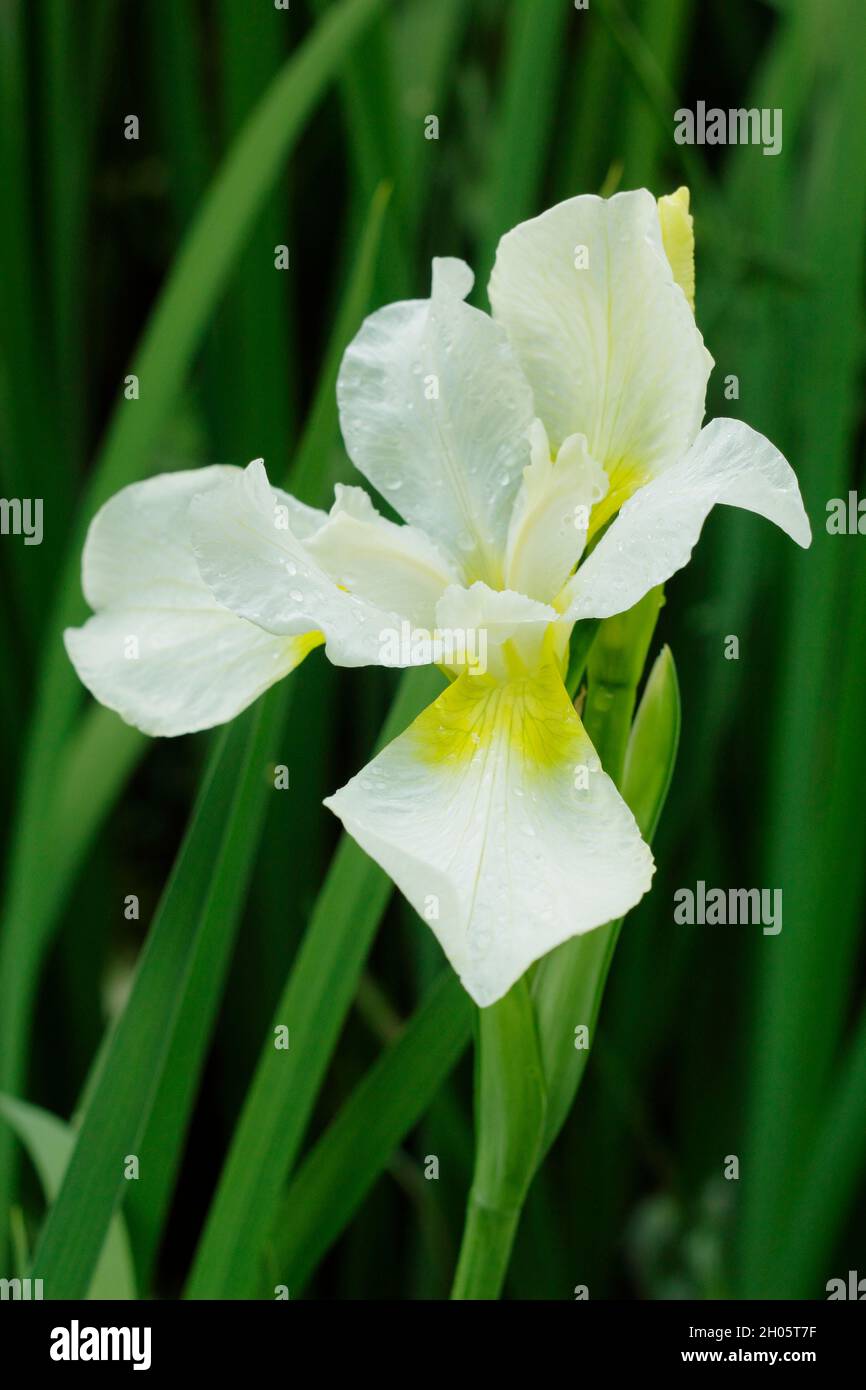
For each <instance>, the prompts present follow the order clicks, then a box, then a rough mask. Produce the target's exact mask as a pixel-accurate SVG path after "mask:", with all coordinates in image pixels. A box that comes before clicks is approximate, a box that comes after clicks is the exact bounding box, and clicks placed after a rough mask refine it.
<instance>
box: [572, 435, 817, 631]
mask: <svg viewBox="0 0 866 1390" xmlns="http://www.w3.org/2000/svg"><path fill="white" fill-rule="evenodd" d="M717 502H721V503H724V504H726V505H727V506H730V507H743V508H744V509H745V510H746V511H750V512H756V513H757V514H758V516H763V517H765V518H766V519H767V521H772V522H775V524H776V525H777V526H779V527H781V529H782V530H783V531H785V532H787V534H788V535H789V536H790V537H791V539H792V540H795V541H796V542H797V544H798V545H801V546H803V547H804V548H805V547H806V546H808V545H809V544H810V542H811V539H812V532H811V528H810V526H809V518H808V517H807V515H806V512H805V509H804V507H803V499H802V497H801V496H800V489H799V487H798V485H797V478H796V476H795V474H794V471H793V469H792V468H791V466H790V464H789V463H788V462H787V461H786V460H785V459H784V458H783V457H782V455H781V454H780V453H779V451H778V449H777V448H775V446H774V445H772V444H771V443H770V441H769V439H765V438H764V436H763V435H762V434H758V432H757V431H756V430H753V429H750V428H749V426H748V425H745V424H743V423H742V421H740V420H725V419H718V420H712V421H711V422H710V423H709V424H708V425H707V426H706V428H705V429H703V430H701V433H700V434H699V435H698V438H697V439H696V440H695V443H694V445H693V446H692V448H691V449H690V450H689V452H688V454H687V455H686V457H685V458H684V459H682V460H681V461H680V462H679V463H678V464H676V465H675V466H674V467H673V468H671V469H669V470H668V471H667V472H666V473H665V474H663V475H662V477H661V478H656V479H655V480H654V481H653V482H651V483H648V484H647V486H646V487H644V488H641V490H640V491H639V492H638V493H636V494H635V496H634V497H632V498H631V500H630V501H629V502H626V504H625V506H624V507H623V509H622V511H621V512H620V514H619V516H618V517H617V519H616V521H614V523H613V525H612V526H611V527H610V529H609V530H608V531H607V532H606V533H605V535H603V536H602V538H601V540H600V541H599V543H598V545H597V546H596V547H595V550H594V551H593V552H592V554H591V555H590V556H589V557H588V559H586V560H585V561H584V563H583V564H582V565H581V567H580V569H579V570H578V571H577V574H576V575H575V576H574V579H573V580H572V581H571V584H570V585H569V593H568V607H567V611H566V618H568V619H575V620H576V619H578V618H609V617H611V615H612V614H614V613H624V612H625V611H626V610H627V609H629V608H631V607H632V606H633V605H634V604H635V603H637V601H638V599H640V598H642V597H643V595H644V594H645V593H647V592H648V590H650V589H652V588H653V587H654V586H655V585H656V584H661V583H662V582H663V581H664V580H665V579H669V578H670V576H671V575H672V574H675V573H676V571H677V570H678V569H682V567H683V565H685V564H687V563H688V560H689V556H690V555H691V553H692V549H693V548H694V545H695V543H696V541H697V539H698V537H699V535H700V533H701V527H702V526H703V524H704V521H705V520H706V518H707V516H708V515H709V513H710V511H711V510H712V508H713V507H714V506H715V505H716V503H717Z"/></svg>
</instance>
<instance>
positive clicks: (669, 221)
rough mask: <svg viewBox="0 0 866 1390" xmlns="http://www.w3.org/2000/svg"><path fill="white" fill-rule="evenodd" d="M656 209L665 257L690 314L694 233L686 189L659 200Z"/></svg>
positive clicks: (692, 293)
mask: <svg viewBox="0 0 866 1390" xmlns="http://www.w3.org/2000/svg"><path fill="white" fill-rule="evenodd" d="M658 208H659V222H660V223H661V231H662V244H663V246H664V248H665V255H666V256H667V258H668V260H669V262H670V267H671V270H672V271H673V276H674V279H675V280H676V282H677V284H678V285H679V287H680V289H681V290H682V292H683V294H684V295H685V297H686V299H687V300H688V301H689V305H690V306H691V309H692V311H693V312H694V307H695V234H694V222H693V220H692V215H691V213H690V212H689V190H688V189H687V188H686V187H682V188H678V189H677V191H676V193H668V194H666V195H665V196H664V197H663V198H659V200H658Z"/></svg>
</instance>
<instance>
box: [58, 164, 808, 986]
mask: <svg viewBox="0 0 866 1390" xmlns="http://www.w3.org/2000/svg"><path fill="white" fill-rule="evenodd" d="M472 279H473V277H472V273H471V271H470V270H469V268H468V266H467V265H466V264H465V263H464V262H462V261H459V260H453V259H444V260H436V261H434V262H433V285H432V293H431V296H430V298H429V299H424V300H413V301H410V302H407V303H400V304H391V305H388V306H387V307H386V308H384V309H381V310H379V311H378V312H377V313H375V314H373V315H372V316H371V317H370V318H368V319H367V320H366V322H365V323H364V325H363V326H362V328H361V330H360V332H359V333H358V335H357V337H356V338H355V340H354V341H353V342H352V344H351V346H350V347H349V348H348V350H347V352H346V354H345V357H344V360H343V364H342V368H341V371H340V377H339V383H338V398H339V406H340V419H341V424H342V430H343V437H344V439H345V442H346V448H347V449H348V452H349V454H350V456H351V458H352V460H353V462H354V463H355V465H356V466H357V468H358V469H359V470H360V471H361V473H363V474H364V475H365V477H366V478H367V479H368V480H369V481H370V483H372V484H373V486H374V487H375V488H376V489H377V490H378V491H379V492H380V493H381V494H382V495H383V496H384V497H385V498H387V500H388V501H389V502H390V503H391V504H392V505H393V507H394V508H395V510H396V511H398V512H399V513H400V515H401V516H403V517H404V518H405V521H406V523H407V524H406V525H403V526H401V525H396V524H394V523H393V522H391V521H389V520H386V519H385V518H384V517H382V516H381V515H380V514H379V513H378V512H377V511H376V509H375V508H374V507H373V505H372V503H371V501H370V499H369V497H368V496H367V494H366V493H365V492H364V491H363V490H362V489H360V488H356V487H339V488H338V489H337V498H336V501H335V503H334V506H333V507H332V509H331V511H330V513H327V514H326V513H324V512H320V511H317V510H315V509H313V508H311V507H307V506H305V505H303V504H302V503H300V502H298V501H296V500H294V499H293V498H291V497H289V496H288V495H287V494H285V493H283V492H281V491H280V490H279V489H277V488H274V487H272V486H271V484H270V483H269V482H268V478H267V476H266V473H265V469H264V465H263V463H262V461H261V460H257V461H256V462H254V463H252V464H250V466H249V467H248V468H247V469H245V470H241V469H238V468H231V467H212V468H205V469H197V470H195V471H192V472H183V473H174V474H167V475H164V476H161V477H155V478H151V479H150V480H148V481H146V482H143V483H137V484H134V485H133V486H132V487H128V488H125V489H124V490H123V491H122V492H121V493H119V494H118V495H117V496H116V497H114V498H112V499H111V501H109V502H108V503H107V504H106V505H105V506H104V507H103V508H102V510H101V511H100V512H99V513H98V515H97V516H96V517H95V519H94V521H93V523H92V525H91V528H90V532H89V535H88V538H87V543H86V545H85V549H84V557H83V586H84V592H85V595H86V597H87V599H88V601H89V602H90V604H91V606H92V608H93V609H94V616H93V617H91V618H90V620H89V621H88V622H87V623H86V624H85V625H84V627H82V628H79V629H76V630H70V631H68V632H67V633H66V645H67V649H68V652H69V655H70V657H71V659H72V661H73V662H74V664H75V667H76V670H77V671H78V674H79V676H80V677H81V679H82V681H83V682H84V683H85V685H87V687H88V688H89V689H90V690H91V691H92V692H93V694H94V695H95V696H96V698H97V699H99V700H101V701H102V703H103V704H105V705H108V706H109V707H110V708H112V709H115V710H117V711H118V713H119V714H121V715H122V717H123V718H124V719H126V720H127V721H128V722H130V723H131V724H134V725H136V726H138V727H139V728H141V729H143V730H144V731H145V732H146V733H150V734H168V735H171V734H181V733H185V732H189V731H192V730H195V729H204V728H208V727H210V726H211V725H214V724H219V723H221V722H223V721H224V720H228V719H231V718H232V717H233V716H234V715H236V714H238V713H239V711H241V710H242V709H244V708H245V707H246V706H247V705H249V704H250V703H251V701H253V700H254V699H255V698H256V697H257V696H258V695H260V694H261V693H262V691H264V690H265V689H266V688H267V687H268V686H270V685H271V684H272V683H273V682H274V681H276V680H279V679H280V678H281V677H282V676H284V675H286V674H287V673H288V672H289V671H291V670H292V669H293V668H294V667H295V666H296V665H298V663H299V662H300V661H301V660H302V659H303V657H304V656H306V654H307V653H308V652H309V651H310V650H311V649H312V648H313V647H315V646H317V645H319V644H320V643H322V642H324V645H325V653H326V655H327V656H328V658H329V659H330V660H331V661H332V662H334V663H335V664H337V665H340V666H361V665H365V664H371V663H372V664H376V663H381V662H383V661H386V662H388V663H392V662H394V661H395V660H396V662H397V664H404V665H406V664H413V663H414V662H415V661H417V660H418V659H419V658H418V652H419V650H420V651H422V652H423V651H424V650H425V648H424V644H423V643H420V644H419V643H416V642H414V641H413V642H412V643H406V642H395V641H394V640H393V639H394V635H395V634H400V633H403V634H405V633H406V632H407V631H409V632H411V633H412V634H416V633H418V631H419V630H422V631H423V632H426V633H427V634H433V635H435V634H436V633H437V632H439V633H451V634H454V633H463V634H468V635H469V639H470V640H469V641H468V642H467V652H468V651H472V652H474V653H475V654H476V655H477V652H478V650H479V648H480V649H481V650H483V651H484V653H485V662H484V670H483V673H482V671H481V670H480V669H479V667H478V666H477V665H475V666H473V665H472V664H471V660H470V658H469V656H467V658H466V662H465V664H464V665H462V666H461V662H460V659H459V658H455V657H453V656H450V657H449V661H450V663H451V664H450V665H449V667H448V674H449V675H450V676H452V677H453V679H452V682H451V684H450V685H449V686H448V688H447V689H446V690H445V691H444V693H443V694H442V695H441V696H440V697H439V699H437V700H436V701H435V703H434V704H433V705H432V706H431V707H430V708H429V709H427V710H426V711H425V712H424V713H423V714H422V715H421V716H420V717H419V718H418V719H417V720H416V721H415V723H414V724H413V725H412V726H411V727H410V728H409V729H408V730H407V731H406V732H405V733H404V734H403V735H402V736H401V737H399V738H397V739H396V740H395V741H394V742H393V743H391V744H390V745H389V746H388V747H387V748H385V749H384V750H383V751H382V752H381V753H380V754H379V755H378V756H377V757H375V758H374V759H373V761H372V762H371V763H370V764H369V766H367V767H366V768H364V770H363V771H362V772H360V773H359V774H358V775H357V776H356V777H353V778H352V780H351V781H350V782H348V783H347V784H346V786H344V787H343V788H341V790H340V791H338V792H336V793H335V795H334V796H332V797H330V798H329V799H328V800H327V802H326V804H327V805H328V806H330V808H331V809H332V810H333V811H334V812H335V813H336V815H338V816H339V817H340V819H341V820H342V822H343V824H344V825H345V827H346V829H347V830H348V831H349V833H350V834H351V835H353V836H354V838H355V839H356V840H357V841H358V843H359V844H360V845H361V846H362V847H363V848H364V850H366V852H367V853H368V854H370V855H371V856H372V857H373V858H374V859H375V860H376V861H377V862H378V863H379V864H380V865H381V866H382V867H383V868H384V869H385V871H386V872H387V873H388V874H389V875H390V876H391V878H392V879H393V880H394V881H395V883H396V884H397V885H398V886H399V887H400V889H401V890H402V891H403V893H405V895H406V897H407V898H408V899H409V900H410V902H411V903H412V904H413V905H414V907H415V908H416V910H417V911H418V912H419V913H420V914H421V915H422V916H423V917H424V919H425V920H426V921H428V922H429V924H430V926H431V927H432V929H433V931H434V932H435V933H436V936H437V938H438V939H439V941H440V943H441V945H442V947H443V949H444V951H445V953H446V955H447V957H448V959H449V960H450V961H451V964H452V965H453V966H454V969H455V970H456V971H457V972H458V974H459V976H460V978H461V980H462V981H463V984H464V985H465V987H466V989H467V990H468V991H469V993H470V994H471V995H472V997H473V998H474V999H475V1000H476V1001H477V1002H478V1003H479V1004H480V1005H488V1004H491V1003H493V1002H494V1001H495V1000H497V999H499V998H500V997H501V996H502V995H503V994H504V993H505V992H506V991H507V990H508V989H509V988H510V986H511V985H512V984H513V983H514V982H515V981H516V980H517V979H519V977H520V976H521V975H522V974H523V973H524V971H525V970H526V969H527V967H528V966H529V965H530V964H531V963H532V962H533V961H535V960H537V959H538V957H540V956H542V955H544V954H545V953H546V952H548V951H550V950H551V949H552V948H553V947H555V946H557V945H559V943H561V942H563V941H565V940H566V939H568V938H569V937H572V936H574V935H576V934H578V933H581V932H586V931H590V930H591V929H592V928H594V927H598V926H600V925H601V924H603V923H605V922H608V921H611V920H612V919H614V918H618V917H620V916H622V915H623V914H624V913H625V912H626V911H628V909H629V908H631V907H633V906H634V904H635V903H636V902H637V901H638V900H639V899H640V898H641V897H642V895H643V894H644V893H645V892H646V891H647V889H648V887H649V885H650V879H651V877H652V873H653V860H652V856H651V854H650V851H649V849H648V847H647V845H646V844H645V843H644V842H643V840H642V839H641V836H640V834H639V832H638V829H637V826H636V824H635V821H634V818H633V817H632V815H631V813H630V812H629V810H628V808H627V807H626V805H625V803H624V802H623V800H622V798H621V797H620V795H619V793H618V791H617V790H616V788H615V787H614V785H613V783H612V782H611V780H610V778H609V777H607V776H606V774H605V773H604V772H603V771H602V770H601V768H600V766H599V761H598V758H597V757H596V755H595V752H594V750H593V747H592V745H591V743H590V741H589V739H588V737H587V735H586V733H585V732H584V729H583V727H582V725H581V722H580V719H579V718H578V716H577V714H576V713H575V710H574V707H573V705H572V703H571V701H570V699H569V697H568V695H567V693H566V690H565V686H564V684H563V672H564V670H565V665H566V661H567V655H568V643H569V637H570V633H571V630H572V627H573V625H574V623H575V621H577V620H578V619H583V618H593V617H596V618H605V617H608V616H610V615H612V614H615V613H620V612H623V611H625V610H626V609H628V608H631V607H632V605H634V604H635V603H636V602H637V601H638V600H639V599H640V598H641V597H642V596H643V595H644V594H645V593H646V592H647V591H648V590H649V589H650V588H652V587H653V586H655V585H657V584H660V583H662V582H663V581H664V580H666V579H668V578H669V577H670V576H671V575H672V574H673V573H674V572H675V571H676V570H678V569H680V568H681V567H682V566H683V565H685V564H686V562H687V561H688V559H689V556H690V554H691V551H692V548H693V546H694V544H695V542H696V540H697V538H698V535H699V533H700V530H701V527H702V525H703V522H704V519H705V518H706V516H707V514H708V512H709V511H710V509H711V508H712V507H713V506H714V505H715V503H717V502H724V503H727V504H730V505H733V506H738V507H744V508H746V509H748V510H750V511H753V512H757V513H758V514H759V515H761V516H764V517H766V518H767V519H768V520H770V521H773V522H775V523H776V525H778V526H780V527H781V528H782V529H783V530H784V531H786V532H787V533H788V534H789V535H790V536H791V537H792V538H793V539H794V540H795V541H797V542H798V544H800V545H802V546H806V545H808V544H809V541H810V530H809V523H808V520H807V517H806V514H805V512H804V509H803V504H802V501H801V498H800V493H799V489H798V487H797V482H796V479H795V477H794V474H793V472H792V471H791V468H790V467H789V465H788V464H787V463H786V461H785V460H784V458H783V457H782V456H781V454H780V453H779V452H778V451H777V450H776V449H775V448H774V447H773V445H772V444H770V443H769V441H768V440H766V439H765V438H763V436H761V435H760V434H756V433H755V431H754V430H751V429H750V428H749V427H748V426H747V425H744V424H742V423H741V422H739V421H736V420H715V421H713V422H712V423H711V424H709V425H707V426H706V427H705V428H703V429H702V428H701V421H702V418H703V413H704V398H705V392H706V384H707V379H708V376H709V373H710V369H711V367H712V359H711V357H710V356H709V354H708V352H707V350H706V348H705V347H704V344H703V340H702V338H701V335H700V333H699V332H698V329H697V327H696V325H695V320H694V316H693V312H692V307H691V302H692V294H693V259H692V239H691V219H690V217H689V214H688V195H687V193H686V192H685V190H680V192H679V193H678V194H676V195H674V196H673V197H672V198H668V199H662V200H661V202H660V203H659V204H657V203H656V202H655V200H654V199H653V198H652V197H651V195H650V194H649V193H647V192H645V191H640V192H634V193H622V194H618V195H617V196H615V197H613V198H611V199H609V200H604V199H601V198H597V197H578V198H573V199H570V200H569V201H568V202H565V203H561V204H559V206H557V207H554V208H552V209H550V211H548V212H546V213H544V214H543V215H542V216H540V217H537V218H535V219H534V220H532V221H530V222H525V223H523V224H522V225H520V226H518V227H516V228H514V230H513V231H511V232H509V233H508V234H507V235H506V236H505V237H503V239H502V241H501V242H500V244H499V249H498V253H497V257H496V264H495V266H494V269H493V274H492V276H491V280H490V302H491V305H492V309H493V315H492V317H491V316H489V315H488V314H485V313H483V312H481V311H479V310H478V309H474V308H471V307H470V306H469V305H467V304H466V303H465V302H464V300H465V297H466V295H467V293H468V292H469V290H470V288H471V286H472ZM617 513H618V515H617ZM611 518H615V519H613V520H612V522H611V524H610V525H609V526H607V528H606V529H605V530H604V531H603V533H601V534H599V532H600V530H601V528H602V527H603V526H604V525H605V523H606V522H608V521H610V520H611ZM587 550H588V554H587V556H586V558H584V559H583V563H580V562H581V559H582V557H583V556H584V552H585V551H587ZM478 634H483V638H484V643H483V644H479V643H474V644H473V642H472V640H471V638H472V636H473V635H475V636H477V635H478ZM426 650H427V652H428V656H429V653H430V652H431V651H432V650H433V649H432V648H430V647H429V646H428V648H427V649H426ZM395 653H396V656H395ZM434 659H435V658H434Z"/></svg>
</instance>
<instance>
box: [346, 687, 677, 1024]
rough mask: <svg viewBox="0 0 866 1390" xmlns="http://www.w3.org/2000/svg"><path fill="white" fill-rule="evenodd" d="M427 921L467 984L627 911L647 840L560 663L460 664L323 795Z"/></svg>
mask: <svg viewBox="0 0 866 1390" xmlns="http://www.w3.org/2000/svg"><path fill="white" fill-rule="evenodd" d="M325 804H326V805H327V806H330V808H331V810H332V811H334V812H335V813H336V815H338V816H339V817H340V819H341V821H342V822H343V824H344V826H345V827H346V829H347V830H348V832H349V834H350V835H352V836H353V837H354V838H355V839H356V840H357V841H358V843H359V844H360V845H361V846H362V848H363V849H364V850H366V852H367V853H368V854H369V855H370V856H371V857H372V858H373V859H375V860H376V861H377V863H379V864H381V866H382V867H383V869H384V870H385V872H386V873H388V874H389V875H390V877H391V878H393V879H394V881H395V882H396V884H397V885H398V887H399V888H400V889H401V891H402V892H403V893H405V895H406V897H407V898H408V899H409V901H410V902H411V903H412V905H413V906H414V907H415V909H416V911H417V912H418V913H419V914H420V915H421V916H422V917H423V918H424V920H425V921H426V922H428V924H429V925H430V927H431V928H432V929H433V931H434V933H435V934H436V937H437V938H438V940H439V942H440V944H441V946H442V948H443V950H444V951H445V954H446V955H447V957H448V959H449V960H450V962H451V964H452V965H453V967H454V969H455V970H456V971H457V973H458V975H459V976H460V979H461V980H462V982H463V984H464V986H465V987H466V989H467V990H468V991H469V993H470V994H471V995H472V997H473V999H475V1001H476V1002H477V1003H478V1004H480V1005H481V1006H482V1007H483V1006H485V1005H488V1004H493V1003H495V1002H496V1000H497V999H499V998H501V997H502V995H503V994H505V993H506V992H507V991H508V990H509V989H510V987H511V986H512V985H513V984H514V982H515V981H516V980H518V979H519V978H520V976H521V975H522V974H523V973H524V971H525V970H526V969H527V968H528V966H530V965H531V964H532V962H533V961H534V960H537V959H538V958H539V956H542V955H544V954H546V952H548V951H550V950H552V949H553V947H554V946H558V945H559V944H560V943H561V942H562V941H565V940H567V939H568V938H569V937H571V936H575V935H578V934H579V933H581V932H586V931H590V930H592V928H593V927H598V926H601V925H602V924H603V923H604V922H608V921H611V920H612V919H614V918H617V917H620V916H622V915H623V913H625V912H627V911H628V909H629V908H631V907H633V906H634V904H635V903H636V902H637V901H638V900H639V899H640V898H641V897H642V896H643V894H644V893H645V892H646V891H647V889H648V888H649V885H650V880H651V877H652V872H653V862H652V856H651V854H650V851H649V849H648V848H647V846H646V845H645V844H644V842H643V840H642V839H641V837H640V833H639V831H638V829H637V826H636V824H635V821H634V818H633V817H632V815H631V812H630V811H629V810H628V808H627V806H626V805H625V803H624V801H623V800H622V798H621V797H620V795H619V793H618V792H617V790H616V788H615V787H614V785H613V783H612V782H611V780H610V778H609V777H607V775H606V774H605V773H604V772H603V771H602V770H601V767H600V764H599V760H598V758H597V756H596V754H595V751H594V749H593V747H592V744H591V743H590V741H589V738H588V737H587V735H586V733H585V731H584V729H583V726H582V725H581V723H580V720H579V719H578V717H577V715H576V714H575V711H574V708H573V706H572V704H571V701H570V700H569V698H568V696H567V694H566V691H565V688H564V686H563V684H562V680H561V677H560V676H559V673H558V672H557V671H556V670H555V669H554V668H553V667H552V666H548V667H545V668H544V669H543V670H542V671H541V672H539V673H538V674H537V675H535V676H533V677H525V678H522V679H520V680H516V681H509V682H507V683H505V682H500V681H497V680H496V679H494V678H493V677H490V676H471V675H464V676H461V677H460V679H459V680H458V681H456V682H455V683H454V684H453V685H451V686H449V688H448V689H447V690H446V691H445V692H444V693H443V694H442V695H441V696H440V697H439V699H438V700H437V701H436V702H435V703H434V704H433V705H431V706H430V708H429V709H428V710H426V711H425V712H424V713H423V714H422V715H421V716H420V718H419V719H417V720H416V721H415V723H414V724H413V725H412V726H411V727H410V728H409V729H408V730H407V731H406V733H404V734H403V735H401V737H400V738H398V739H396V740H395V742H394V743H391V744H389V745H388V747H387V748H385V749H384V750H383V751H382V752H381V753H380V754H379V755H378V756H377V757H376V758H374V759H373V761H372V762H371V763H370V764H369V766H368V767H366V768H365V769H364V770H363V771H362V772H361V773H359V775H358V776H357V777H354V778H352V780H351V781H350V782H348V783H347V784H346V786H345V787H343V788H342V789H341V790H340V791H338V792H337V793H336V794H335V795H334V796H332V797H329V798H328V800H327V801H326V802H325Z"/></svg>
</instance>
